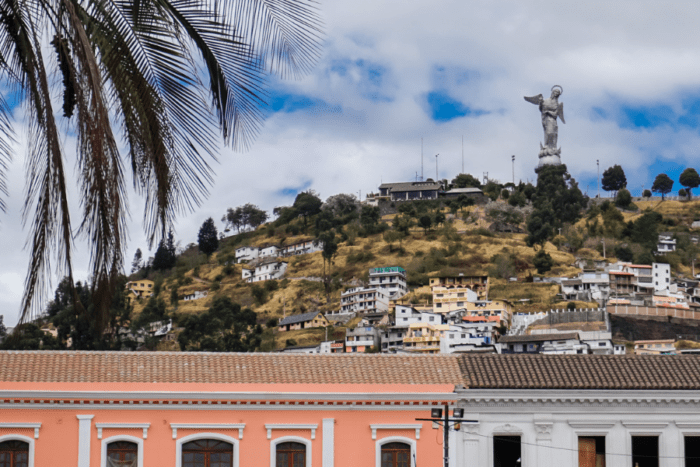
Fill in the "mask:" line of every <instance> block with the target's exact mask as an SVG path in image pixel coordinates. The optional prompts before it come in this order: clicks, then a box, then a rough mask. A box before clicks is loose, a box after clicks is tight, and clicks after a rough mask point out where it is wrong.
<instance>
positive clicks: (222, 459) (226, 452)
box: [175, 433, 238, 467]
mask: <svg viewBox="0 0 700 467" xmlns="http://www.w3.org/2000/svg"><path fill="white" fill-rule="evenodd" d="M176 454H177V459H176V464H175V467H238V440H237V439H234V438H232V437H230V436H226V435H222V434H219V433H198V434H194V435H190V436H185V437H183V438H180V439H178V440H177V453H176Z"/></svg>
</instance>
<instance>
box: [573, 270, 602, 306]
mask: <svg viewBox="0 0 700 467" xmlns="http://www.w3.org/2000/svg"><path fill="white" fill-rule="evenodd" d="M561 294H562V296H563V298H564V299H565V300H578V301H584V302H591V301H597V302H598V303H603V302H605V300H606V299H607V298H608V296H609V295H610V276H609V275H608V273H606V272H601V271H584V272H583V273H581V274H579V275H578V277H575V278H572V279H562V281H561Z"/></svg>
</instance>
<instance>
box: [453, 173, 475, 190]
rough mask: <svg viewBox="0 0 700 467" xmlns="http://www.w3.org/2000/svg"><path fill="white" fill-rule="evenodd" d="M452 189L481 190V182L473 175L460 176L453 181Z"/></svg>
mask: <svg viewBox="0 0 700 467" xmlns="http://www.w3.org/2000/svg"><path fill="white" fill-rule="evenodd" d="M451 184H452V188H472V187H474V188H481V182H480V181H479V179H478V178H476V177H474V176H473V175H472V174H459V175H457V176H456V177H455V178H453V179H452V182H451Z"/></svg>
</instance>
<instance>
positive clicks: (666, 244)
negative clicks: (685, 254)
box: [656, 232, 676, 255]
mask: <svg viewBox="0 0 700 467" xmlns="http://www.w3.org/2000/svg"><path fill="white" fill-rule="evenodd" d="M672 251H676V239H675V238H673V232H661V233H660V234H659V240H658V242H657V243H656V252H657V254H660V255H664V254H666V253H670V252H672Z"/></svg>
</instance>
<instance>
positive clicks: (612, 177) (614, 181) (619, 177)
mask: <svg viewBox="0 0 700 467" xmlns="http://www.w3.org/2000/svg"><path fill="white" fill-rule="evenodd" d="M601 186H602V187H603V190H605V191H618V190H621V189H623V188H624V187H626V186H627V177H625V171H624V170H622V167H620V166H619V165H613V166H612V167H610V168H608V169H607V170H606V171H605V172H603V179H602V181H601Z"/></svg>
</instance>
